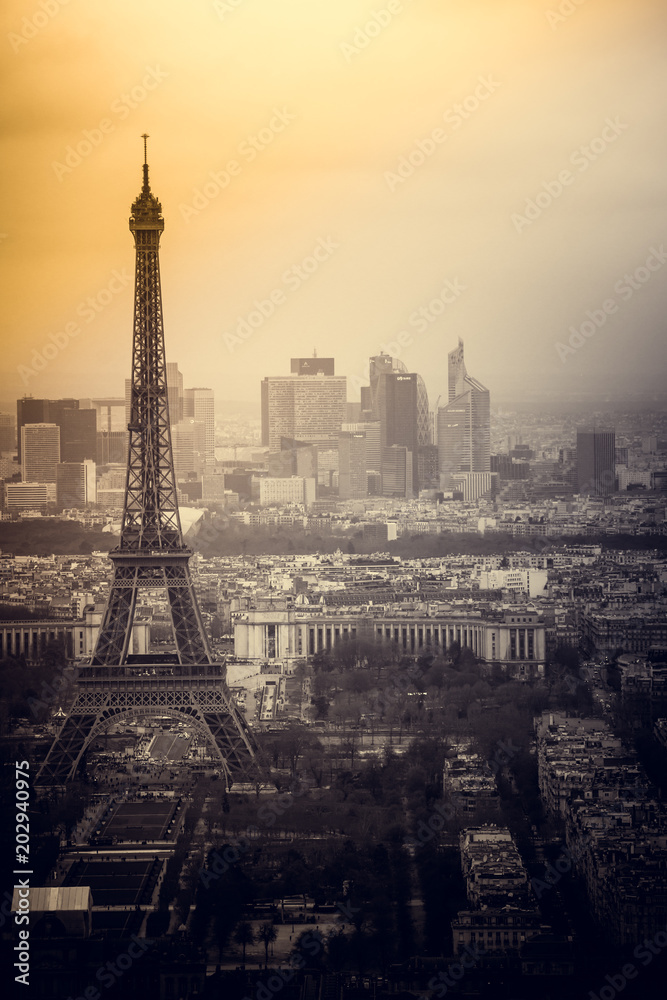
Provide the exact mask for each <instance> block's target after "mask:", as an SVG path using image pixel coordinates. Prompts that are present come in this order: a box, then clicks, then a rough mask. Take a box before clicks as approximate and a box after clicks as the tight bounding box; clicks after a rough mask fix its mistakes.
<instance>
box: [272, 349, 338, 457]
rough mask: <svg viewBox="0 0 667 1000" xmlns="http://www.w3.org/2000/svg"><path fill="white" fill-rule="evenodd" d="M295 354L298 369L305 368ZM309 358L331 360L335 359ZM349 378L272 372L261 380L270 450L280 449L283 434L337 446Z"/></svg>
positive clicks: (328, 446) (299, 439)
mask: <svg viewBox="0 0 667 1000" xmlns="http://www.w3.org/2000/svg"><path fill="white" fill-rule="evenodd" d="M303 360H304V359H299V358H293V359H292V370H294V363H295V362H296V363H297V366H296V370H297V371H303V367H302V366H301V365H300V364H299V362H301V361H303ZM308 360H310V361H314V360H317V361H323V362H325V361H326V362H329V361H330V362H331V365H327V366H326V370H327V371H333V359H331V358H322V359H320V358H318V359H312V358H310V359H308ZM346 402H347V380H346V378H345V376H344V375H333V374H326V375H325V374H316V375H310V374H298V375H272V376H268V377H267V378H265V379H263V380H262V444H263V445H264V446H268V448H269V449H270V451H272V452H273V451H280V439H281V438H294V439H296V440H298V441H303V442H307V443H308V444H317V445H321V446H323V447H327V448H334V447H337V444H338V435H339V433H340V429H341V427H342V425H343V423H344V421H345V408H346Z"/></svg>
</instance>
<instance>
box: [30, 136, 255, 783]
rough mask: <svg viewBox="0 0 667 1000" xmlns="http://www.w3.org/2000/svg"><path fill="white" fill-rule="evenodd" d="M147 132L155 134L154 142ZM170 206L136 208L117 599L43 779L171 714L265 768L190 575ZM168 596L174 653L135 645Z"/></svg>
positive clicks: (221, 762) (249, 768)
mask: <svg viewBox="0 0 667 1000" xmlns="http://www.w3.org/2000/svg"><path fill="white" fill-rule="evenodd" d="M146 138H147V137H144V143H145V141H146ZM163 230H164V220H163V218H162V208H161V205H160V203H159V201H158V200H157V198H156V197H155V195H154V194H153V193H152V191H151V189H150V185H149V182H148V164H147V162H146V160H145V159H144V166H143V187H142V190H141V194H140V195H139V197H138V198H137V199H136V201H135V202H134V204H133V205H132V214H131V216H130V231H131V232H132V234H133V236H134V242H135V248H136V280H135V298H134V335H133V348H132V386H131V395H130V423H129V426H128V431H129V455H128V463H127V479H126V488H125V505H124V509H123V518H122V524H121V536H120V544H119V545H118V547H117V548H115V549H114V550H113V551H112V552H111V553H110V559H111V561H112V563H113V566H114V576H113V581H112V583H111V588H110V593H109V598H108V601H107V605H106V608H105V611H104V615H103V618H102V624H101V627H100V631H99V635H98V637H97V643H96V645H95V650H94V652H93V656H92V659H91V662H90V664H89V665H88V666H86V667H82V668H81V669H80V671H79V675H78V678H77V694H76V699H75V701H74V704H73V705H72V706H71V708H70V710H69V712H68V714H67V718H66V720H65V722H64V724H63V726H62V728H61V730H60V731H59V733H58V734H57V736H56V738H55V740H54V742H53V745H52V746H51V749H50V750H49V753H48V755H47V757H46V760H45V761H44V764H43V765H42V768H41V770H40V773H39V775H38V780H39V781H41V782H42V783H47V784H58V785H60V784H63V783H64V782H65V781H67V780H68V779H70V780H71V778H72V777H73V776H74V774H75V773H76V769H77V767H78V764H79V761H80V759H81V755H82V754H83V752H84V750H85V749H86V747H87V746H88V745H89V744H90V742H91V741H92V740H93V739H94V738H95V737H96V736H97V735H99V734H100V733H101V732H104V730H105V729H106V728H107V727H108V725H109V724H110V723H111V722H112V721H114V720H116V721H121V720H123V719H127V718H131V717H136V716H138V715H144V716H156V715H165V714H167V715H171V716H174V717H176V718H178V719H180V720H181V721H183V722H187V723H188V724H189V725H191V726H194V727H195V728H196V729H197V730H198V732H199V733H200V735H201V736H203V737H204V738H208V740H209V742H210V744H211V746H212V748H213V749H214V751H215V754H216V757H217V759H218V766H219V767H220V768H221V770H222V771H223V773H224V775H225V778H226V779H227V782H228V783H229V782H232V781H235V780H243V779H247V778H250V777H254V776H256V775H257V773H258V772H257V769H256V759H255V750H254V744H253V740H252V737H251V734H250V731H249V729H248V727H247V725H246V723H245V721H244V719H243V717H242V716H241V714H240V712H239V710H238V709H237V708H236V705H235V704H234V702H233V700H232V697H231V695H230V692H229V689H228V687H227V684H226V681H225V667H224V665H223V664H221V663H218V662H216V661H215V660H214V657H213V655H212V652H211V648H210V646H209V642H208V638H207V636H206V633H205V631H204V626H203V621H202V616H201V612H200V610H199V605H198V603H197V598H196V595H195V591H194V586H193V582H192V578H191V575H190V567H189V562H190V556H191V555H192V551H191V550H190V549H189V548H187V547H186V545H185V544H184V542H183V535H182V532H181V523H180V517H179V512H178V505H177V499H176V482H175V477H174V463H173V458H172V449H171V435H170V426H169V404H168V388H167V376H166V362H165V350H164V333H163V326H162V295H161V289H160V264H159V245H160V236H161V234H162V232H163ZM147 589H149V590H162V591H163V593H164V594H165V595H166V598H167V605H168V608H169V611H170V614H171V622H172V628H173V637H174V646H175V651H174V653H172V654H170V655H166V656H160V655H156V654H146V655H142V654H138V653H134V652H133V648H132V641H133V624H134V617H135V611H136V608H137V603H138V601H139V600H140V597H141V594H142V591H143V592H144V593H145V591H146V590H147Z"/></svg>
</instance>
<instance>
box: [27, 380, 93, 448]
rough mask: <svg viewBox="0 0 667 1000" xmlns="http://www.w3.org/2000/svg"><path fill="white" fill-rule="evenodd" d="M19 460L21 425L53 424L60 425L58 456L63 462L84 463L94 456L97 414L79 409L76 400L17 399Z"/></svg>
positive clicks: (91, 410) (89, 410) (28, 397)
mask: <svg viewBox="0 0 667 1000" xmlns="http://www.w3.org/2000/svg"><path fill="white" fill-rule="evenodd" d="M16 417H17V419H16V426H17V431H18V450H19V462H21V449H22V444H21V428H23V427H24V426H25V425H26V424H42V423H45V424H56V426H57V427H59V428H60V456H61V461H63V462H84V461H85V460H86V459H93V460H95V459H96V458H97V413H96V411H95V410H94V409H81V408H80V407H79V400H78V399H33V398H32V396H24V397H23V399H18V400H17V401H16Z"/></svg>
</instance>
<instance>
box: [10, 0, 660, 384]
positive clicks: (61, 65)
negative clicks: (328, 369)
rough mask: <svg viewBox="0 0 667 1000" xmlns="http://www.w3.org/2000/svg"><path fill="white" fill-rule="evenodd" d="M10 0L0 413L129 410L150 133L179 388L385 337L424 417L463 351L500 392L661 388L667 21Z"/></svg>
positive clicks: (561, 0) (459, 0) (457, 8)
mask: <svg viewBox="0 0 667 1000" xmlns="http://www.w3.org/2000/svg"><path fill="white" fill-rule="evenodd" d="M3 6H4V10H3V15H2V18H3V20H2V28H3V31H2V32H0V39H1V40H2V44H4V48H5V52H4V59H3V66H4V70H3V73H4V85H5V86H4V93H5V95H8V97H6V99H5V101H4V102H3V111H2V114H3V118H4V128H3V130H2V136H3V138H2V144H3V148H2V153H3V156H2V163H3V168H4V175H5V176H4V185H3V190H4V196H3V204H2V216H1V218H0V230H1V232H2V236H1V238H0V255H2V264H3V278H4V280H3V292H4V294H3V305H4V309H3V311H2V312H3V319H2V324H3V325H2V330H1V331H0V337H1V338H2V340H1V343H2V348H3V350H2V382H1V384H0V400H2V401H3V402H10V401H12V400H13V399H15V398H16V397H17V396H18V395H21V394H23V393H24V392H28V393H31V394H33V395H35V396H58V395H73V396H87V395H101V394H105V395H106V394H111V395H121V394H122V392H123V379H124V378H125V377H126V375H127V374H128V372H129V365H130V351H131V326H132V283H131V280H130V276H131V274H132V270H133V264H134V260H133V243H132V238H131V235H130V233H129V231H128V228H127V219H128V215H129V209H130V205H131V203H132V201H133V199H134V198H135V197H136V195H137V194H138V192H139V189H140V184H141V162H142V144H141V139H140V135H141V133H143V132H144V131H145V132H148V133H149V134H150V137H151V138H150V140H149V162H150V168H151V170H150V173H151V184H152V187H153V190H154V192H155V193H156V194H157V196H158V197H159V198H160V199H161V201H162V206H163V212H164V216H165V232H164V236H163V239H162V258H161V259H162V280H163V300H164V311H165V331H166V339H167V356H168V359H169V360H172V361H177V362H178V363H179V366H180V368H181V371H182V372H183V374H184V378H185V384H186V385H210V386H212V387H213V388H214V389H215V390H216V393H217V394H218V395H219V396H223V395H224V396H226V397H227V398H229V399H248V400H253V401H256V402H258V400H259V381H260V379H261V378H262V377H263V376H265V375H269V374H273V375H277V374H287V373H288V372H289V358H290V357H291V356H298V355H302V354H311V353H312V351H313V349H314V348H315V349H317V351H318V353H319V354H320V355H322V356H328V355H333V356H334V357H335V358H336V362H337V372H338V373H339V374H347V375H349V376H353V377H354V378H353V379H352V380H351V381H352V382H354V386H355V387H356V386H357V385H358V383H359V380H360V378H361V377H362V376H363V375H364V374H365V373H366V370H367V358H368V356H369V355H370V354H374V353H377V352H378V351H379V350H380V349H381V348H382V346H384V347H385V349H388V350H390V349H392V345H393V348H396V349H397V350H396V351H395V353H399V354H400V357H401V358H402V360H403V361H404V362H405V363H406V365H407V366H408V368H409V369H410V370H415V371H419V372H421V373H422V374H423V375H424V377H425V379H426V382H427V385H428V389H429V395H430V397H431V400H432V402H434V401H435V399H436V398H437V396H438V395H439V394H440V393H442V392H444V391H446V355H447V352H448V351H449V350H451V349H452V348H453V347H454V346H455V344H456V342H457V339H458V338H459V337H462V338H463V339H464V341H465V349H466V361H467V366H468V369H469V371H470V372H472V373H473V374H474V375H476V376H477V377H478V378H479V379H480V380H481V381H482V382H483V383H485V384H486V385H487V386H488V387H489V388H490V389H491V392H492V399H496V400H500V399H502V398H504V399H505V400H507V399H508V397H509V398H511V397H512V396H519V395H521V394H525V393H526V392H527V391H529V392H532V393H533V394H537V397H538V398H541V397H543V398H550V394H558V393H560V392H562V391H563V390H572V391H575V392H586V391H588V390H592V391H595V392H599V391H603V390H608V391H610V392H613V393H618V392H620V391H623V390H628V391H631V392H634V393H637V392H640V391H642V389H643V390H644V391H645V392H647V393H652V392H657V391H659V390H660V389H661V388H662V386H663V383H664V377H663V373H664V361H663V356H664V340H665V337H664V330H665V326H664V314H665V287H667V283H666V282H665V277H666V276H667V268H666V269H665V271H664V273H661V268H662V267H663V266H665V263H667V261H662V257H661V251H660V248H661V241H663V240H665V239H666V237H667V226H666V224H665V223H666V219H665V198H664V185H665V181H664V177H665V130H664V121H665V115H664V110H665V108H664V104H665V95H666V94H667V86H666V83H667V81H666V80H665V75H666V70H665V60H664V39H665V37H667V31H666V28H667V23H666V22H667V9H666V8H665V5H664V3H662V2H660V0H584V2H581V0H580V2H579V3H576V0H551V2H543V0H508V2H505V0H375V2H366V0H335V2H334V0H227V2H225V0H219V2H217V3H213V2H203V0H202V2H194V3H193V2H186V0H178V2H177V0H171V2H170V0H166V2H165V0H144V2H142V3H139V4H137V3H130V2H128V0H119V2H115V3H113V4H109V3H108V2H102V0H69V2H68V3H66V4H64V5H62V6H61V5H60V4H59V3H58V0H42V3H41V4H40V0H34V2H26V0H22V2H19V0H6V2H5V4H4V5H3ZM559 10H560V11H561V13H559ZM570 10H571V11H572V12H571V13H568V11H570ZM253 137H255V138H253ZM68 147H72V148H73V149H74V150H76V149H77V147H78V148H79V153H78V154H76V153H72V152H70V154H69V158H67V150H68ZM81 154H83V155H81ZM230 163H231V169H230V170H228V171H227V176H225V173H224V171H225V169H226V168H227V167H228V165H229V164H230ZM399 168H400V170H399ZM211 174H213V175H217V176H218V181H214V180H212V178H211ZM401 174H402V176H401ZM559 176H560V177H561V180H560V181H559V179H558V178H559ZM563 178H566V180H565V181H564V180H563ZM197 191H199V192H200V194H199V195H197V194H196V192H197ZM538 195H539V198H538ZM536 199H537V204H536V206H535V208H533V209H532V210H531V209H529V210H528V211H529V213H530V212H531V211H532V214H533V218H532V219H530V218H528V216H527V215H526V203H527V200H533V201H535V200H536ZM316 248H317V254H316V255H315V256H313V253H314V251H315V250H316ZM653 249H655V250H656V251H657V256H655V255H653V256H652V252H653ZM649 258H650V261H651V263H650V266H649V267H646V261H647V259H649ZM637 268H640V271H639V272H638V275H639V277H637V278H633V275H634V272H635V271H636V269H637ZM642 268H644V270H642ZM114 273H115V274H116V277H115V278H114ZM625 274H628V275H629V276H630V278H631V279H632V281H631V283H630V284H628V283H627V281H626V279H624V275H625ZM119 275H120V278H119V277H118V276H119ZM646 275H648V277H646ZM447 282H449V283H450V285H449V286H448V285H447ZM633 284H634V285H636V287H633ZM452 287H454V288H455V289H457V291H456V293H455V294H454V293H452V292H451V288H452ZM448 288H449V289H450V291H447V289H448ZM272 296H273V303H271V297H272ZM89 298H91V299H92V300H93V301H92V304H87V300H88V299H89ZM256 303H259V310H260V311H259V313H257V309H258V306H257V304H256ZM604 303H607V304H608V305H609V303H611V305H609V308H608V310H606V311H605V307H604ZM271 306H273V308H271ZM420 310H421V312H420ZM262 311H263V312H264V313H271V314H270V315H261V313H262ZM589 313H590V314H591V316H589V315H588V314H589ZM251 314H252V315H251ZM249 317H250V318H251V323H252V324H254V325H252V332H251V334H250V335H249V336H247V337H244V336H242V335H241V334H240V333H239V324H240V323H241V321H245V322H246V323H248V319H249ZM591 317H592V318H591ZM596 318H597V325H595V321H596ZM585 321H587V322H588V323H589V324H591V323H592V324H594V326H590V327H588V328H585V329H587V330H588V332H590V331H593V332H592V335H591V336H588V337H583V336H581V335H579V337H578V340H575V341H574V343H575V344H577V345H578V346H576V347H574V348H572V347H570V349H569V350H568V349H567V348H568V346H569V345H568V338H569V337H570V335H571V331H570V327H572V326H574V327H576V328H577V329H579V328H581V325H582V323H584V322H585ZM249 328H250V327H248V326H244V325H243V324H242V323H241V326H240V330H241V331H244V330H245V331H246V332H247V331H248V329H249ZM74 331H76V332H74ZM70 334H71V335H70ZM401 335H402V339H401V340H399V337H401ZM559 344H562V345H565V349H563V348H559V347H558V345H559ZM40 359H41V360H40ZM355 387H353V386H351V388H350V397H351V398H357V397H358V392H357V390H356V388H355Z"/></svg>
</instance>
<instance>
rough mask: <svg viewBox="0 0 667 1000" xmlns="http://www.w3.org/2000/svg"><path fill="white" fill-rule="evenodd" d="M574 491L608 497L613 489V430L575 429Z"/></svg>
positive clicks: (614, 479)
mask: <svg viewBox="0 0 667 1000" xmlns="http://www.w3.org/2000/svg"><path fill="white" fill-rule="evenodd" d="M577 490H578V492H579V493H588V494H591V495H592V496H609V494H610V493H613V492H614V491H615V490H616V433H615V431H614V430H611V429H607V430H597V429H593V430H580V431H577Z"/></svg>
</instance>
